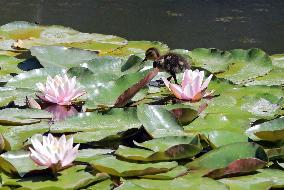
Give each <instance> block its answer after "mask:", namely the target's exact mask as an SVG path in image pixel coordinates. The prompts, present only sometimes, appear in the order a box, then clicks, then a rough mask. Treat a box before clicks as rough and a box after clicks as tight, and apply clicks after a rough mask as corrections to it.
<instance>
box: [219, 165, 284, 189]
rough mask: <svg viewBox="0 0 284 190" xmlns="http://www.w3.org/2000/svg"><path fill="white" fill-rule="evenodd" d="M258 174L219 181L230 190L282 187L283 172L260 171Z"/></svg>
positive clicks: (283, 182)
mask: <svg viewBox="0 0 284 190" xmlns="http://www.w3.org/2000/svg"><path fill="white" fill-rule="evenodd" d="M259 172H260V173H257V174H254V175H247V176H241V177H233V178H225V179H221V180H219V181H220V182H222V183H224V184H227V185H228V186H229V187H230V189H231V190H267V189H270V188H283V187H284V179H283V175H284V172H283V171H281V170H276V169H262V170H259Z"/></svg>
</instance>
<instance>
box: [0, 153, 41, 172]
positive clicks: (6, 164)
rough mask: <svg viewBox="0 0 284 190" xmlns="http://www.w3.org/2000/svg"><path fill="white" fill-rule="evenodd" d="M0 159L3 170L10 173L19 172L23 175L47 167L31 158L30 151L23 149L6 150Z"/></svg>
mask: <svg viewBox="0 0 284 190" xmlns="http://www.w3.org/2000/svg"><path fill="white" fill-rule="evenodd" d="M0 161H1V162H0V167H1V169H2V170H4V171H5V172H7V173H10V174H18V175H19V176H21V177H23V176H24V175H25V174H26V173H29V172H31V171H33V170H41V169H45V167H42V166H41V167H39V166H37V165H36V164H35V163H34V162H33V161H32V160H31V159H30V152H27V151H23V150H21V151H10V152H5V153H3V154H1V156H0Z"/></svg>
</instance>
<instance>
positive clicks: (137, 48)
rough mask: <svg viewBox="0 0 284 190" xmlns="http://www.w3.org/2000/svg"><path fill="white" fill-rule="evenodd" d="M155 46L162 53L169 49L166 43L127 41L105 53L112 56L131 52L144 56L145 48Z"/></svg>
mask: <svg viewBox="0 0 284 190" xmlns="http://www.w3.org/2000/svg"><path fill="white" fill-rule="evenodd" d="M151 47H155V48H157V49H159V50H160V51H161V52H162V53H164V52H167V51H168V50H169V48H168V46H167V45H166V44H163V43H161V42H157V41H154V42H150V41H128V43H127V44H126V45H124V46H122V47H119V48H117V49H115V50H113V51H111V52H108V53H107V55H112V56H125V55H131V54H141V55H142V56H144V54H145V52H146V50H147V49H149V48H151Z"/></svg>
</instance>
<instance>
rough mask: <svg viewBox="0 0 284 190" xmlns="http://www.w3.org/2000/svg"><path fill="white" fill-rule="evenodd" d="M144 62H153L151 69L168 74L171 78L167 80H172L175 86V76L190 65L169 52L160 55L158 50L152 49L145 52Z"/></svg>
mask: <svg viewBox="0 0 284 190" xmlns="http://www.w3.org/2000/svg"><path fill="white" fill-rule="evenodd" d="M146 60H153V61H154V62H153V67H154V68H158V69H159V70H160V71H165V72H167V73H169V74H170V75H171V76H170V77H169V78H168V80H171V78H174V81H175V83H176V84H178V82H177V79H176V74H177V73H181V72H184V71H185V70H186V69H189V68H190V64H189V63H188V62H187V61H186V60H185V59H184V58H183V57H182V56H181V55H179V54H176V53H171V52H169V53H166V54H164V55H161V54H160V52H159V50H158V49H157V48H154V47H152V48H149V49H148V50H147V51H146V52H145V59H144V60H143V62H144V61H146Z"/></svg>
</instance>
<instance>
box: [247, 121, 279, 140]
mask: <svg viewBox="0 0 284 190" xmlns="http://www.w3.org/2000/svg"><path fill="white" fill-rule="evenodd" d="M246 133H247V134H248V135H249V136H250V134H253V135H255V136H257V137H258V138H259V139H262V140H267V141H277V140H282V139H283V138H284V117H281V118H277V119H274V120H271V121H267V122H264V123H261V124H258V125H255V126H253V127H251V128H249V129H248V130H247V131H246Z"/></svg>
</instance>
